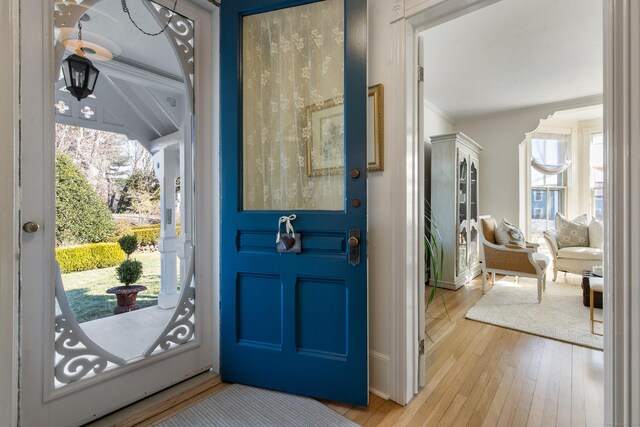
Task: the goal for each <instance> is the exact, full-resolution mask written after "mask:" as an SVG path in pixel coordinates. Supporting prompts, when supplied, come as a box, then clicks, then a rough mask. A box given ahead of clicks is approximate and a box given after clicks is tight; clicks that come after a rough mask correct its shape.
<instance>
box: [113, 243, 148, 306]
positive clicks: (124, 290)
mask: <svg viewBox="0 0 640 427" xmlns="http://www.w3.org/2000/svg"><path fill="white" fill-rule="evenodd" d="M118 244H119V245H120V247H121V248H122V250H123V251H124V253H125V254H127V259H126V260H124V261H122V263H121V264H120V265H119V266H118V267H116V276H117V278H118V280H119V281H120V282H121V283H123V284H124V286H116V287H113V288H109V289H107V293H108V294H115V295H116V298H117V301H118V305H117V306H116V308H114V309H113V312H114V314H120V313H126V312H129V311H134V310H137V309H138V305H137V304H136V299H137V297H138V292H142V291H146V290H147V287H146V286H141V285H135V286H132V285H133V284H134V283H135V282H137V281H138V279H140V277H141V276H142V263H141V262H140V261H138V260H136V259H132V258H131V254H132V253H134V252H135V250H136V249H138V239H137V238H136V236H133V235H130V236H122V237H121V238H120V239H119V240H118Z"/></svg>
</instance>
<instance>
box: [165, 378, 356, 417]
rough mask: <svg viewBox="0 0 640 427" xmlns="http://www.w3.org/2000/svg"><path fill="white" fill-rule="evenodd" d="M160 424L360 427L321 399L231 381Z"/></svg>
mask: <svg viewBox="0 0 640 427" xmlns="http://www.w3.org/2000/svg"><path fill="white" fill-rule="evenodd" d="M158 425H159V426H162V427H196V426H198V427H205V426H225V427H235V426H256V427H257V426H273V427H276V426H277V427H281V426H282V427H286V426H291V427H294V426H317V427H357V424H355V423H353V422H352V421H350V420H348V419H347V418H345V417H343V416H342V415H340V414H338V413H337V412H334V411H332V410H331V409H329V408H327V407H326V406H325V405H323V404H322V403H320V402H318V401H317V400H314V399H311V398H308V397H301V396H295V395H293V394H287V393H279V392H276V391H270V390H264V389H260V388H255V387H248V386H245V385H240V384H233V385H230V386H229V387H227V388H225V389H224V390H222V391H221V392H219V393H216V394H214V395H213V396H211V397H209V398H207V399H205V400H203V401H201V402H198V403H196V404H195V405H193V406H192V407H190V408H188V409H186V410H184V411H183V412H180V413H179V414H177V415H174V416H173V417H171V418H169V419H167V420H165V421H163V422H161V423H160V424H158Z"/></svg>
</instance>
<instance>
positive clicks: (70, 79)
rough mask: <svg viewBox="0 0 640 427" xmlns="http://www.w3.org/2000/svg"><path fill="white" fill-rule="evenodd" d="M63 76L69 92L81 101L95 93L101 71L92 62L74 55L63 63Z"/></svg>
mask: <svg viewBox="0 0 640 427" xmlns="http://www.w3.org/2000/svg"><path fill="white" fill-rule="evenodd" d="M62 74H63V75H64V83H65V85H66V86H67V90H68V91H69V92H70V93H71V95H73V96H74V97H75V98H76V99H77V100H78V101H81V100H83V99H84V98H86V97H87V96H89V95H91V94H92V93H93V90H94V89H95V87H96V82H97V81H98V74H100V71H98V69H97V68H96V67H95V66H94V65H93V63H92V62H91V61H90V60H88V59H87V58H84V57H82V56H80V55H76V54H75V53H74V54H73V55H69V56H68V57H67V58H66V59H65V60H64V61H62Z"/></svg>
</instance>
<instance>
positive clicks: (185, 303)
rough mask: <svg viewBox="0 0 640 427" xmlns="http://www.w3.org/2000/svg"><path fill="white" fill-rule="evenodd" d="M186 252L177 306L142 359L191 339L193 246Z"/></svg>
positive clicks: (192, 324)
mask: <svg viewBox="0 0 640 427" xmlns="http://www.w3.org/2000/svg"><path fill="white" fill-rule="evenodd" d="M188 252H189V253H188V257H189V258H188V260H189V268H188V269H187V274H186V275H185V276H184V279H183V282H182V283H181V285H180V300H179V301H178V305H177V307H176V308H175V311H174V312H173V315H172V316H171V319H170V320H169V322H168V323H167V326H165V327H164V329H163V330H162V333H161V334H160V336H158V338H157V339H156V340H155V341H154V342H153V343H151V345H150V346H149V347H148V348H147V349H146V350H145V352H144V353H142V355H143V356H144V357H147V356H150V355H151V354H152V353H153V352H154V351H156V350H158V349H162V350H168V349H169V348H171V346H174V345H180V344H184V343H186V342H188V341H189V340H191V339H192V338H193V335H194V329H195V325H194V323H193V320H192V318H193V316H194V314H195V297H196V289H195V287H193V277H194V273H195V259H194V258H195V257H194V256H193V246H191V247H190V248H189V251H188Z"/></svg>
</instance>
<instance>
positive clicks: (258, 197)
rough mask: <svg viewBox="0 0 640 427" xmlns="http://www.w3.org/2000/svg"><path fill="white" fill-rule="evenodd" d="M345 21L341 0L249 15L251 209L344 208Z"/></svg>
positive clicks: (246, 129) (246, 149)
mask: <svg viewBox="0 0 640 427" xmlns="http://www.w3.org/2000/svg"><path fill="white" fill-rule="evenodd" d="M343 26H344V16H343V2H342V0H327V1H321V2H317V3H311V4H308V5H303V6H298V7H293V8H287V9H282V10H278V11H275V12H268V13H262V14H257V15H251V16H247V17H245V18H244V19H243V42H244V44H243V46H244V47H243V64H242V68H243V116H242V117H243V163H244V164H243V195H244V201H243V205H244V206H243V207H244V209H247V210H294V209H323V210H341V209H344V114H343V103H344V102H343V96H344V95H343V94H344V47H343V45H344V34H343ZM314 124H315V125H314Z"/></svg>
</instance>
